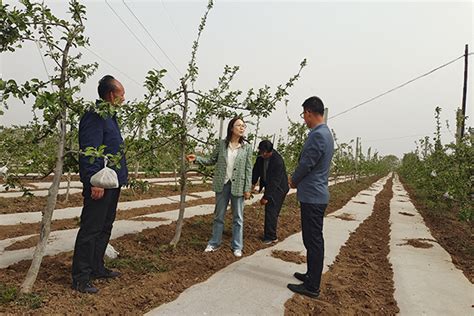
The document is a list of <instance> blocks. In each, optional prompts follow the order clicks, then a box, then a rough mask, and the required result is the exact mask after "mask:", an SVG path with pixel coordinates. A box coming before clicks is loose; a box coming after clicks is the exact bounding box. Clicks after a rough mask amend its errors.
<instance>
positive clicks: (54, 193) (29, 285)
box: [21, 111, 66, 293]
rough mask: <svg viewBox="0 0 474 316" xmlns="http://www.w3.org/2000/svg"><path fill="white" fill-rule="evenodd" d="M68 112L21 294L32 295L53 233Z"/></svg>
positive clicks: (62, 119)
mask: <svg viewBox="0 0 474 316" xmlns="http://www.w3.org/2000/svg"><path fill="white" fill-rule="evenodd" d="M65 112H66V111H63V113H62V115H61V116H62V117H61V120H60V122H59V128H60V134H59V135H60V136H59V146H58V152H57V157H56V166H55V168H54V177H53V183H52V184H51V186H50V187H49V193H48V200H47V204H46V208H45V210H44V212H43V218H42V220H41V228H40V239H39V241H38V244H37V245H36V248H35V252H34V254H33V260H32V262H31V265H30V268H29V269H28V273H27V274H26V277H25V280H24V281H23V284H22V285H21V293H30V292H31V291H32V289H33V284H34V283H35V281H36V277H37V276H38V272H39V269H40V266H41V262H42V260H43V256H44V253H45V251H46V245H47V242H48V238H49V233H50V231H51V219H52V217H53V211H54V208H55V206H56V200H57V197H58V191H59V183H60V181H61V175H62V173H63V163H64V144H65V140H66V113H65Z"/></svg>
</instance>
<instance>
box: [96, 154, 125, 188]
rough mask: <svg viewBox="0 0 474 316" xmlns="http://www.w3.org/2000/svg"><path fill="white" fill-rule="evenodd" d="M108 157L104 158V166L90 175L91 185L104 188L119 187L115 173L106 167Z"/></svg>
mask: <svg viewBox="0 0 474 316" xmlns="http://www.w3.org/2000/svg"><path fill="white" fill-rule="evenodd" d="M107 162H108V159H107V157H105V158H104V168H103V169H101V170H100V171H99V172H97V173H96V174H95V175H93V176H92V177H91V185H92V186H94V187H98V188H104V189H116V188H118V187H119V182H118V177H117V173H116V172H115V171H114V170H113V169H110V168H109V167H107Z"/></svg>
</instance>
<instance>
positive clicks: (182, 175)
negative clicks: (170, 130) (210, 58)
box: [170, 83, 189, 247]
mask: <svg viewBox="0 0 474 316" xmlns="http://www.w3.org/2000/svg"><path fill="white" fill-rule="evenodd" d="M183 94H184V106H183V114H182V123H183V130H182V134H181V144H180V145H181V146H180V147H181V148H180V154H181V166H180V170H179V172H180V182H181V183H180V185H181V194H180V200H179V215H178V221H177V222H176V231H175V234H174V237H173V240H171V242H170V245H171V246H173V247H176V245H177V244H178V242H179V239H180V238H181V231H182V229H183V222H184V211H185V207H186V193H187V192H186V189H187V183H186V182H187V181H186V145H187V134H188V133H187V132H188V128H187V115H188V106H189V100H188V90H187V87H186V84H185V83H183Z"/></svg>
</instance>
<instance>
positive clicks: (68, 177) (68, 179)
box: [64, 171, 71, 202]
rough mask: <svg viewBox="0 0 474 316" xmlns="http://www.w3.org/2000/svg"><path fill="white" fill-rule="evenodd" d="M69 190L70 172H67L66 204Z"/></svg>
mask: <svg viewBox="0 0 474 316" xmlns="http://www.w3.org/2000/svg"><path fill="white" fill-rule="evenodd" d="M70 189H71V171H68V172H67V188H66V198H65V199H64V200H65V201H66V202H67V201H69V190H70Z"/></svg>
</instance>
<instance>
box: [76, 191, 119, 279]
mask: <svg viewBox="0 0 474 316" xmlns="http://www.w3.org/2000/svg"><path fill="white" fill-rule="evenodd" d="M82 196H83V197H84V207H83V208H82V213H81V227H80V229H79V232H78V233H77V237H76V244H75V246H74V256H73V259H72V279H73V281H88V280H89V279H90V277H91V275H100V274H103V273H104V272H105V267H104V254H105V249H106V248H107V244H108V243H109V240H110V234H111V232H112V224H113V222H114V220H115V214H116V212H117V203H118V199H119V196H120V188H118V189H105V192H104V196H103V197H102V198H101V199H99V200H93V199H92V198H91V187H90V186H86V185H85V186H84V189H83V191H82Z"/></svg>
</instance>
